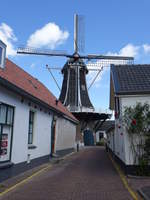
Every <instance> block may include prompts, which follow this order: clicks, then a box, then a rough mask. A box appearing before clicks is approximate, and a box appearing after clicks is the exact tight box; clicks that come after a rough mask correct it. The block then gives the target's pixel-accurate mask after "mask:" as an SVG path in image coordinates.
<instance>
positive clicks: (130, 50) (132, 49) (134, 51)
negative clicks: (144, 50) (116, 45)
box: [107, 44, 141, 57]
mask: <svg viewBox="0 0 150 200" xmlns="http://www.w3.org/2000/svg"><path fill="white" fill-rule="evenodd" d="M140 48H141V46H135V45H133V44H127V45H126V46H124V47H123V48H122V49H120V50H119V52H115V53H112V52H108V53H107V55H114V56H131V57H136V56H138V54H139V50H140Z"/></svg>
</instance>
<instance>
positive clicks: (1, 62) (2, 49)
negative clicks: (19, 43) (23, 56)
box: [0, 40, 6, 68]
mask: <svg viewBox="0 0 150 200" xmlns="http://www.w3.org/2000/svg"><path fill="white" fill-rule="evenodd" d="M5 57H6V45H5V44H4V43H3V42H2V41H1V40H0V68H4V67H5Z"/></svg>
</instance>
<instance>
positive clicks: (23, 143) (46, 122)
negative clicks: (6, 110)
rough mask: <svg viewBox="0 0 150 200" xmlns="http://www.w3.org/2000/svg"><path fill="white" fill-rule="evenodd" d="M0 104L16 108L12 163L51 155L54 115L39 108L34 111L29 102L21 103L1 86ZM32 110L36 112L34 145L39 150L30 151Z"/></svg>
mask: <svg viewBox="0 0 150 200" xmlns="http://www.w3.org/2000/svg"><path fill="white" fill-rule="evenodd" d="M0 102H2V103H5V104H9V105H11V106H14V107H15V110H14V127H13V141H12V157H11V161H12V162H13V163H15V164H16V163H20V162H24V161H27V156H28V154H31V159H33V158H37V157H40V156H45V155H49V154H50V149H51V146H50V144H51V122H52V115H49V114H48V113H45V112H43V111H40V110H39V108H38V106H37V109H33V107H32V106H28V102H29V101H27V100H25V101H24V102H23V103H21V97H20V96H19V95H16V94H14V93H12V92H10V91H8V90H6V89H5V88H3V87H2V86H0ZM33 105H35V104H33ZM30 109H33V110H34V112H35V122H34V139H33V145H35V146H37V148H35V149H30V150H29V149H28V126H29V111H30Z"/></svg>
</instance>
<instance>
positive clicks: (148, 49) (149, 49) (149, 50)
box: [143, 44, 150, 54]
mask: <svg viewBox="0 0 150 200" xmlns="http://www.w3.org/2000/svg"><path fill="white" fill-rule="evenodd" d="M143 49H144V52H145V53H146V54H148V53H150V45H149V44H144V45H143Z"/></svg>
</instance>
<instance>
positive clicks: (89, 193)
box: [0, 147, 132, 200]
mask: <svg viewBox="0 0 150 200" xmlns="http://www.w3.org/2000/svg"><path fill="white" fill-rule="evenodd" d="M0 199H2V200H130V199H132V198H131V196H130V194H129V193H128V191H127V190H126V189H125V187H124V186H123V184H122V182H121V179H120V177H119V175H118V174H117V172H116V170H115V169H114V167H113V165H112V163H111V161H110V160H109V158H108V156H107V154H106V152H105V150H104V148H102V147H89V148H85V149H84V150H82V151H80V152H79V153H76V154H74V155H72V156H71V157H68V158H67V159H65V160H64V161H62V162H61V163H59V164H57V165H54V166H53V168H52V169H48V170H46V171H45V172H43V173H42V174H40V175H38V176H36V177H34V178H33V179H32V180H31V181H29V182H28V183H26V184H24V185H22V186H19V187H18V188H17V189H15V190H13V191H11V192H9V193H7V194H6V195H5V196H3V197H2V198H0Z"/></svg>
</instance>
